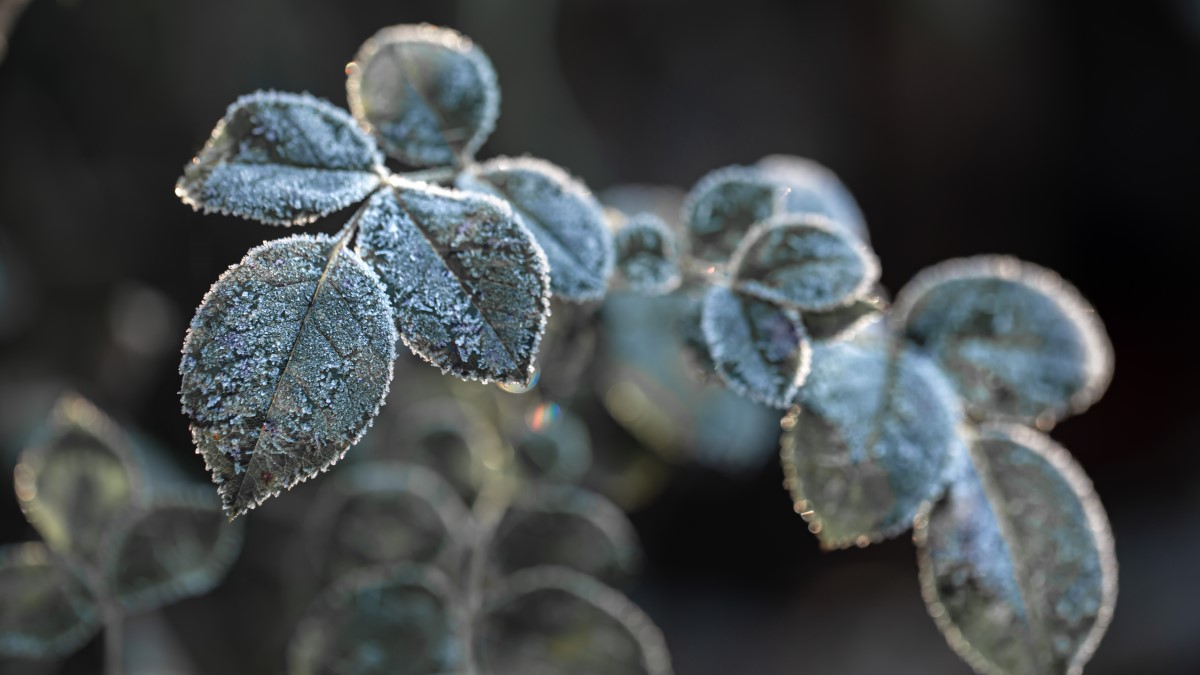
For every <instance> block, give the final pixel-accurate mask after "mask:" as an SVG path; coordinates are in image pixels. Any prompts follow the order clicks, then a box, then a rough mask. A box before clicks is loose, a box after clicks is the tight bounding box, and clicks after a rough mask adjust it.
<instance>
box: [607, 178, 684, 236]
mask: <svg viewBox="0 0 1200 675" xmlns="http://www.w3.org/2000/svg"><path fill="white" fill-rule="evenodd" d="M596 197H597V199H599V200H600V203H601V204H603V205H605V206H607V207H609V208H613V209H616V210H618V211H620V212H621V213H624V214H625V215H627V216H632V215H633V214H635V213H642V212H647V213H652V214H654V215H656V216H658V217H659V218H660V219H662V221H663V222H664V223H666V224H667V225H668V226H670V227H671V228H672V229H673V230H678V229H679V228H680V226H681V223H680V221H679V213H680V211H681V210H682V209H683V200H684V199H685V198H687V193H685V192H684V191H683V190H680V189H679V188H677V187H675V186H669V185H642V184H638V183H629V184H625V185H614V186H612V187H608V188H605V189H603V190H601V191H600V192H599V193H597V195H596Z"/></svg>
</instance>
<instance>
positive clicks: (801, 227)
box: [729, 214, 879, 311]
mask: <svg viewBox="0 0 1200 675" xmlns="http://www.w3.org/2000/svg"><path fill="white" fill-rule="evenodd" d="M729 266H730V269H731V270H732V275H733V285H734V287H735V288H736V289H738V290H739V291H741V292H743V293H748V294H750V295H753V296H756V297H759V298H762V299H763V300H767V301H769V302H774V303H778V304H781V305H787V306H791V307H796V308H798V309H800V310H802V311H822V310H829V309H833V308H835V307H840V306H843V305H848V304H850V303H852V302H853V301H854V300H856V299H858V298H859V297H862V296H863V295H865V294H866V292H867V291H868V290H869V289H870V288H871V286H872V285H874V284H875V282H876V281H878V280H879V260H878V259H876V257H875V254H873V253H871V251H870V249H868V248H867V247H866V246H865V245H863V243H862V242H860V241H858V240H857V239H855V238H854V237H852V236H850V235H848V234H846V232H845V230H842V229H840V228H838V227H836V226H834V225H833V224H832V223H831V222H830V221H829V220H828V219H827V218H824V217H823V216H819V215H815V214H788V215H783V216H779V217H777V218H773V219H771V220H769V221H767V222H765V223H761V224H759V225H757V226H755V227H754V229H753V230H751V231H750V232H749V233H747V234H746V237H745V239H743V240H742V243H741V244H740V245H739V246H738V249H737V251H735V252H734V254H733V258H732V260H730V263H729Z"/></svg>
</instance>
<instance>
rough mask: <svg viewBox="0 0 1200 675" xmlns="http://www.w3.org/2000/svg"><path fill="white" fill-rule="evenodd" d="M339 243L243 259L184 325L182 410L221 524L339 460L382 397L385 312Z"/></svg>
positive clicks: (377, 291)
mask: <svg viewBox="0 0 1200 675" xmlns="http://www.w3.org/2000/svg"><path fill="white" fill-rule="evenodd" d="M347 234H348V233H344V234H342V235H340V236H339V237H338V238H333V237H330V236H327V235H320V236H316V237H313V236H306V235H298V236H293V237H287V238H284V239H278V240H275V241H271V242H268V243H266V244H263V245H262V246H259V247H257V248H255V249H252V250H251V251H250V252H249V253H248V254H247V255H246V257H245V258H244V259H243V260H242V262H240V263H239V264H237V265H234V266H233V267H231V268H230V269H229V271H227V272H226V273H225V274H224V275H222V276H221V278H220V279H218V280H217V282H216V283H215V284H214V285H213V287H212V289H211V290H210V291H209V292H208V295H207V296H205V298H204V302H203V303H201V305H200V307H199V309H197V310H196V316H195V317H194V318H193V319H192V323H191V327H190V329H189V330H188V335H187V339H186V340H185V342H184V345H183V359H182V361H181V362H180V366H179V370H180V374H181V375H182V376H183V385H182V389H181V396H182V402H183V410H184V412H185V413H186V414H187V415H188V417H190V418H191V423H192V424H191V427H192V439H193V440H194V441H195V443H196V447H197V448H198V449H199V451H200V453H201V454H202V455H203V456H204V460H205V463H206V464H207V465H208V467H209V469H210V470H211V471H212V472H213V481H214V482H215V483H217V485H218V492H219V494H220V495H221V501H222V504H223V506H224V508H225V511H226V513H227V514H228V515H229V516H230V518H234V517H237V516H239V515H241V514H243V513H245V512H246V511H248V510H250V509H252V508H254V507H255V506H257V505H258V504H261V503H262V502H263V501H264V500H266V499H267V498H269V497H272V496H274V495H277V494H279V493H280V491H282V490H285V489H288V488H291V487H292V486H293V485H295V484H296V483H298V482H300V481H302V480H305V479H307V478H309V477H311V476H314V475H316V474H317V473H318V472H320V471H324V470H325V469H327V468H328V467H329V466H330V465H332V464H333V463H334V462H336V461H337V460H338V459H340V458H341V457H342V455H344V454H345V452H346V450H347V449H349V447H350V446H351V445H353V444H354V443H356V442H357V441H358V439H359V438H360V437H361V436H362V434H363V433H364V432H365V431H366V429H367V427H368V426H369V425H370V423H371V420H372V419H373V418H374V417H375V414H376V412H378V410H379V406H380V405H381V404H382V402H383V398H384V396H385V395H386V394H387V389H388V383H389V382H390V381H391V379H392V361H393V360H394V359H395V357H396V348H395V343H396V331H395V327H394V326H393V322H392V312H391V311H390V303H389V302H388V298H387V295H386V293H385V291H384V289H383V285H382V284H381V283H380V282H379V279H378V277H377V276H376V275H375V273H374V272H372V271H371V270H370V268H368V267H367V265H366V263H364V262H363V261H362V259H360V258H359V257H358V256H357V255H356V254H354V253H353V252H352V251H350V250H349V249H347V248H346V241H345V239H346V237H347Z"/></svg>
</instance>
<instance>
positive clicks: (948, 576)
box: [915, 425, 1117, 675]
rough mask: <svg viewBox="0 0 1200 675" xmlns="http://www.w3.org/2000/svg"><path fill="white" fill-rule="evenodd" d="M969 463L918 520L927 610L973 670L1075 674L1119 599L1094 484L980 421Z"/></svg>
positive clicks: (1035, 443) (1049, 447) (1034, 440)
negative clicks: (981, 425)
mask: <svg viewBox="0 0 1200 675" xmlns="http://www.w3.org/2000/svg"><path fill="white" fill-rule="evenodd" d="M970 459H971V461H970V464H969V466H967V467H964V471H963V474H962V476H961V477H960V478H959V479H958V480H957V481H956V482H955V483H954V484H953V485H952V486H951V488H950V490H949V491H948V493H947V495H946V497H945V499H943V500H942V501H941V502H939V503H938V504H936V505H935V506H934V507H933V509H932V511H931V512H930V513H929V514H928V516H927V517H922V518H920V519H919V520H918V526H917V529H916V536H915V539H916V542H917V545H918V551H919V556H918V560H919V562H920V570H921V585H922V591H923V594H924V596H925V599H926V602H927V603H928V604H929V611H930V614H932V615H933V617H934V619H935V620H936V621H937V623H938V626H939V627H940V628H941V629H942V632H943V633H945V634H946V638H947V640H948V641H949V642H950V645H951V646H952V647H953V648H954V649H955V651H957V652H958V653H959V654H960V655H961V656H962V657H963V658H964V659H965V660H966V661H967V662H968V663H970V664H971V666H972V667H974V668H975V670H976V671H977V672H979V673H987V674H989V675H993V674H995V675H999V674H1013V675H1017V674H1021V675H1025V674H1036V675H1055V674H1060V675H1078V674H1079V673H1081V672H1082V671H1083V665H1084V664H1085V663H1086V662H1087V660H1088V659H1089V658H1090V657H1091V655H1092V652H1093V651H1094V650H1095V649H1096V646H1097V645H1098V644H1099V642H1100V639H1101V638H1102V637H1103V635H1104V632H1105V630H1106V629H1107V627H1108V623H1109V621H1110V620H1111V618H1112V612H1113V607H1114V605H1115V603H1116V597H1117V561H1116V557H1115V555H1114V552H1113V540H1112V535H1111V533H1110V531H1109V525H1108V519H1107V517H1106V516H1105V514H1104V509H1103V507H1101V505H1100V502H1099V500H1098V499H1097V498H1096V495H1095V493H1094V491H1093V490H1092V484H1091V481H1089V480H1088V479H1087V476H1086V475H1084V473H1083V470H1082V469H1081V468H1080V467H1079V465H1078V464H1076V463H1075V461H1074V460H1072V459H1071V456H1070V454H1069V453H1067V451H1066V450H1064V449H1063V448H1062V447H1060V446H1059V445H1057V444H1055V443H1054V442H1053V441H1051V440H1050V439H1049V438H1048V437H1046V436H1045V435H1043V434H1040V433H1038V432H1036V431H1034V430H1032V429H1029V428H1027V427H1019V426H1002V425H985V426H983V427H982V428H981V429H980V430H979V435H978V438H977V439H976V440H975V441H974V443H973V444H972V446H971V451H970Z"/></svg>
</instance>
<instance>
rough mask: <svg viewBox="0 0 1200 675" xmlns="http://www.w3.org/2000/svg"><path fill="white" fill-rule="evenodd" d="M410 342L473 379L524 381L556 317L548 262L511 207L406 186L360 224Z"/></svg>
mask: <svg viewBox="0 0 1200 675" xmlns="http://www.w3.org/2000/svg"><path fill="white" fill-rule="evenodd" d="M354 219H355V221H356V222H357V223H358V227H359V235H358V252H359V254H360V255H362V257H363V259H364V260H366V261H367V263H368V264H369V265H370V266H371V267H372V268H374V269H375V271H377V272H378V273H379V276H380V278H382V279H383V283H384V285H385V286H386V287H387V292H388V296H389V297H390V298H391V306H392V307H393V310H394V311H395V314H396V326H397V327H398V328H399V331H400V338H401V339H402V340H404V344H406V345H408V347H409V349H411V350H412V352H413V353H414V354H416V355H417V356H420V357H421V358H423V359H425V360H427V361H429V362H430V363H432V364H433V365H435V366H437V367H439V368H441V369H442V372H444V373H450V374H452V375H454V376H456V377H460V378H463V379H466V380H482V381H483V382H490V381H492V380H498V381H502V382H518V383H524V382H527V381H528V380H529V378H531V377H532V376H533V359H534V356H535V355H536V354H537V348H538V343H540V342H541V339H542V333H543V332H544V331H545V328H546V318H547V316H548V315H549V311H550V299H549V290H548V288H549V279H548V277H547V272H548V270H547V266H546V259H545V257H544V256H543V255H542V254H541V252H540V251H539V250H538V248H537V245H536V244H535V243H534V241H533V239H532V238H531V237H530V235H529V232H528V231H526V230H525V228H523V227H521V225H520V224H519V223H518V222H517V221H516V220H515V218H514V216H513V212H512V210H511V209H510V208H508V206H507V205H506V204H504V203H502V202H500V201H498V200H496V199H493V198H491V197H487V196H485V195H479V194H470V193H466V192H459V191H457V190H448V189H444V188H439V187H435V186H432V185H427V184H425V183H414V182H410V181H405V180H403V179H397V180H396V181H395V184H394V185H393V186H392V187H390V188H388V189H385V190H380V191H379V192H377V193H376V194H375V195H373V196H372V197H371V199H370V200H368V201H367V203H366V204H364V205H363V207H362V208H361V209H360V210H359V212H358V213H357V214H356V215H355V216H354Z"/></svg>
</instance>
